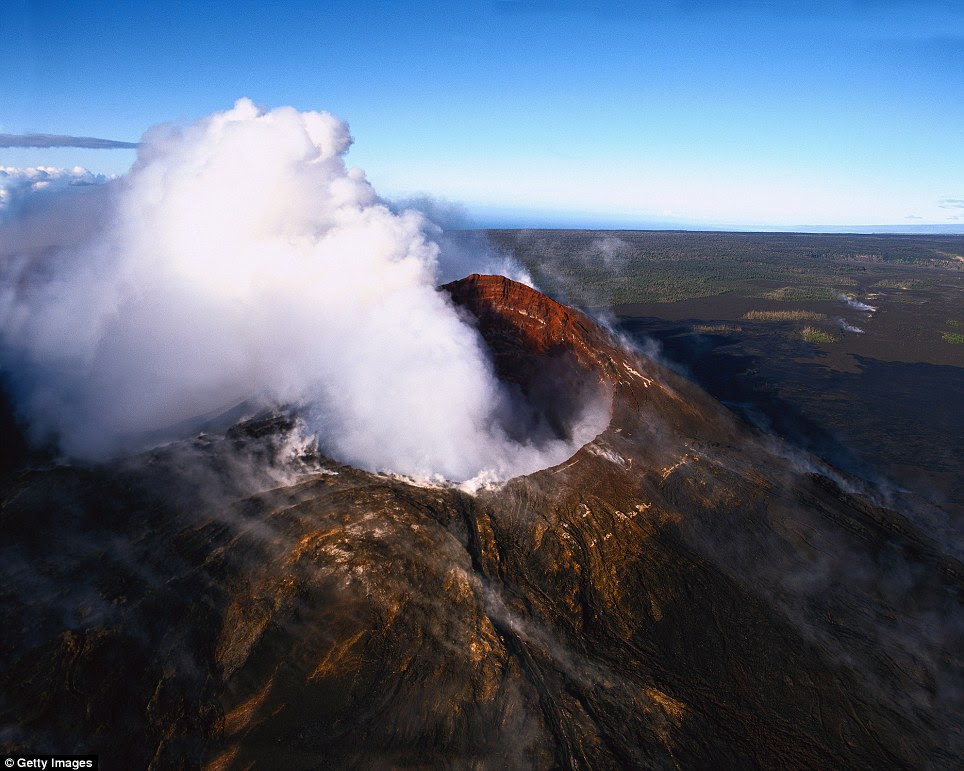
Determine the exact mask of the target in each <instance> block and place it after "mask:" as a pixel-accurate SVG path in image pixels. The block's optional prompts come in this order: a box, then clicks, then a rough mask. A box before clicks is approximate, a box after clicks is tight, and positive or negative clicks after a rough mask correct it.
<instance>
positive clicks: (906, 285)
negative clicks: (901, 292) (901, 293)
mask: <svg viewBox="0 0 964 771" xmlns="http://www.w3.org/2000/svg"><path fill="white" fill-rule="evenodd" d="M871 286H876V287H880V288H881V289H925V288H926V287H927V283H926V282H924V281H919V280H918V279H916V278H909V279H905V280H903V281H900V280H898V279H894V278H884V279H881V280H880V281H877V282H876V283H874V284H871Z"/></svg>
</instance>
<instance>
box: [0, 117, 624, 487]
mask: <svg viewBox="0 0 964 771" xmlns="http://www.w3.org/2000/svg"><path fill="white" fill-rule="evenodd" d="M351 141H352V138H351V136H350V134H349V131H348V127H347V126H346V125H345V124H344V123H343V122H342V121H340V120H339V119H337V118H335V117H333V116H331V115H329V114H326V113H316V112H308V113H300V112H298V111H296V110H294V109H292V108H280V109H276V110H272V111H267V112H266V111H262V110H260V109H258V108H257V107H255V105H254V104H252V103H251V102H250V101H248V100H240V101H239V102H238V103H237V104H236V105H235V106H234V108H233V109H231V110H228V111H226V112H222V113H216V114H214V115H211V116H209V117H208V118H205V119H203V120H201V121H199V122H198V123H196V124H194V125H191V126H188V127H173V126H161V127H157V128H154V129H152V130H150V131H149V132H147V134H146V135H145V136H144V138H143V141H142V143H141V145H140V149H139V152H138V159H137V161H136V163H135V165H134V167H133V168H132V169H131V171H130V172H129V173H128V174H126V175H125V176H123V177H121V178H118V179H114V180H110V181H107V182H106V183H104V184H100V185H94V186H85V185H83V183H84V182H95V181H101V180H95V179H92V178H88V177H87V176H85V173H84V172H83V170H74V171H73V172H64V173H59V174H57V173H54V172H53V171H52V170H46V171H42V172H37V171H33V172H14V171H13V170H9V169H7V170H4V174H5V175H6V176H5V177H0V187H3V188H4V189H5V190H6V191H7V192H6V193H5V194H4V197H3V198H0V370H2V372H3V373H4V376H5V379H6V381H7V387H8V388H9V390H10V391H12V393H13V396H14V399H15V401H16V403H17V406H18V409H19V411H20V413H21V416H22V417H23V418H24V419H25V420H26V421H27V422H28V424H29V430H30V431H31V433H32V435H33V437H34V438H35V439H38V440H54V441H56V442H57V443H58V444H59V446H60V448H61V449H62V451H63V452H64V453H66V454H67V455H69V456H72V457H77V458H83V459H104V458H108V457H111V456H113V455H116V454H118V453H121V452H126V451H130V450H135V449H139V448H142V447H143V446H145V444H147V443H149V440H150V438H153V440H154V441H156V438H157V437H158V436H161V435H169V436H171V438H173V435H176V434H182V435H183V433H184V432H185V431H186V430H188V429H191V428H192V427H196V426H197V425H198V424H199V421H200V420H201V419H202V418H204V417H205V416H211V415H214V414H217V413H219V412H221V411H225V410H228V409H230V408H232V407H235V406H236V405H238V404H240V403H249V404H254V405H271V404H295V405H298V406H299V407H300V408H301V412H302V415H303V417H304V418H305V420H306V421H307V424H308V426H309V427H310V430H311V431H312V432H313V433H315V434H316V435H317V439H318V442H319V444H320V446H321V448H322V449H323V450H325V451H326V452H329V453H330V454H332V455H334V456H335V457H337V458H339V459H341V460H344V461H347V462H350V463H354V464H356V465H359V466H361V467H364V468H368V469H372V470H391V471H395V472H399V473H403V474H408V475H412V476H417V477H432V476H441V477H444V478H445V479H449V480H456V481H462V480H466V479H470V478H478V477H479V476H480V475H481V476H482V477H485V478H490V479H505V478H508V477H511V476H514V475H517V474H522V473H528V472H531V471H534V470H536V469H538V468H543V467H546V466H549V465H553V464H555V463H558V462H560V461H562V460H564V459H565V458H566V457H568V455H570V454H571V453H572V452H573V451H574V449H575V448H576V447H577V446H579V445H580V444H582V443H584V442H586V441H588V440H589V439H591V438H592V437H593V436H594V435H595V434H596V433H598V432H599V431H601V430H602V429H603V428H604V427H605V424H606V422H607V420H608V408H607V407H605V406H602V405H600V404H597V403H592V404H589V405H587V406H586V409H585V410H584V411H583V412H582V414H580V415H578V416H576V417H575V418H574V420H573V425H572V426H570V427H569V428H570V430H569V435H568V436H558V435H557V434H551V433H547V432H545V431H543V432H539V431H537V432H536V433H535V435H534V438H533V435H530V438H529V439H527V440H518V439H510V438H509V435H508V433H507V429H506V427H505V420H506V418H505V416H508V415H516V416H517V415H518V411H519V406H518V404H513V403H512V399H511V398H510V396H509V395H508V393H507V391H506V390H505V389H504V388H503V386H502V384H501V383H500V382H499V381H498V380H497V379H496V377H495V375H494V374H493V370H492V367H491V365H490V363H489V361H488V360H487V356H486V353H485V349H484V346H483V344H482V343H481V340H480V338H479V337H478V334H477V332H476V331H475V330H474V328H473V327H472V326H471V325H470V324H469V323H467V322H466V321H465V320H464V318H463V316H462V315H460V314H459V313H457V312H456V311H455V309H454V308H453V307H452V306H451V305H450V303H449V301H448V299H447V297H446V296H445V295H444V294H441V293H439V292H438V291H436V289H435V287H436V281H437V279H438V276H439V274H440V273H444V272H445V271H444V270H442V269H440V253H439V252H440V250H439V246H438V245H437V243H435V242H434V241H433V240H432V238H431V237H430V236H431V234H432V233H433V232H434V227H433V226H432V225H430V223H428V221H427V220H426V218H425V217H424V216H423V215H422V214H420V213H419V212H417V211H415V210H412V209H406V210H401V211H393V209H392V208H391V207H389V206H387V205H385V204H384V203H382V202H381V201H380V200H379V199H378V198H377V196H376V194H375V192H374V190H373V188H372V187H371V185H370V184H369V183H368V181H367V180H366V179H365V176H364V174H363V172H362V171H361V170H359V169H354V168H347V167H346V164H345V160H344V155H345V153H346V151H347V150H348V147H349V145H350V144H351ZM38 176H39V177H44V178H43V179H39V180H38ZM38 181H39V182H40V183H47V184H39V185H38V184H37V182H38ZM78 181H80V182H81V183H82V184H81V186H78V185H77V182H78ZM459 259H460V260H464V259H465V256H464V255H459ZM175 427H176V428H175Z"/></svg>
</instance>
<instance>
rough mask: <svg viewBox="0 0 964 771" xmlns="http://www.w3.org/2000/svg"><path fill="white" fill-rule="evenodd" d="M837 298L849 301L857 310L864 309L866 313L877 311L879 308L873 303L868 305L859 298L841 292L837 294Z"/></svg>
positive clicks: (848, 303)
mask: <svg viewBox="0 0 964 771" xmlns="http://www.w3.org/2000/svg"><path fill="white" fill-rule="evenodd" d="M837 299H839V300H840V301H841V302H845V303H847V305H849V306H850V307H851V308H853V309H854V310H856V311H864V312H865V313H876V312H877V308H876V307H874V306H873V305H867V303H862V302H860V300H858V299H857V298H855V297H850V296H849V295H845V294H839V295H837Z"/></svg>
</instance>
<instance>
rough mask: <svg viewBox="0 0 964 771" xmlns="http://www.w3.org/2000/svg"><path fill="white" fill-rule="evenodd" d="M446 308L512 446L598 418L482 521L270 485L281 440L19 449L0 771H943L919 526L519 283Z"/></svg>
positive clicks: (7, 481) (941, 579)
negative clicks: (584, 438) (75, 459)
mask: <svg viewBox="0 0 964 771" xmlns="http://www.w3.org/2000/svg"><path fill="white" fill-rule="evenodd" d="M441 291H444V292H446V293H448V295H449V297H450V298H451V301H452V302H453V303H454V304H455V305H456V306H458V307H459V308H460V309H461V313H462V314H464V315H465V316H466V317H467V318H470V319H471V320H472V322H473V323H474V324H475V325H476V328H477V329H478V331H479V334H480V335H481V337H482V338H483V340H484V341H485V344H486V346H487V347H488V349H489V352H490V354H491V358H492V361H493V362H494V365H495V369H496V372H497V374H498V376H499V378H500V379H501V380H502V381H503V382H504V383H506V384H508V386H511V387H512V388H513V389H515V390H516V391H517V392H518V393H519V394H521V398H523V399H524V400H526V401H527V403H528V405H529V407H530V408H531V409H528V410H527V411H526V414H527V415H529V416H530V418H529V419H530V421H531V422H533V423H538V424H539V425H541V426H549V427H550V428H551V431H552V432H553V433H554V434H555V435H557V436H560V437H566V436H567V432H569V431H570V430H571V426H572V422H573V420H574V416H575V415H577V414H578V411H579V407H580V404H582V403H583V402H584V401H585V400H586V399H590V398H605V399H607V400H610V401H611V419H610V421H609V424H608V426H607V427H606V428H605V430H603V431H602V433H600V434H599V435H598V436H596V437H595V438H594V439H593V440H592V441H590V442H589V443H588V444H585V445H584V446H582V447H581V448H580V449H578V451H577V452H575V454H574V455H572V456H571V457H570V458H568V459H567V460H565V462H563V463H561V464H559V465H557V466H554V467H552V468H548V469H544V470H542V471H538V472H536V473H533V474H529V475H527V476H522V477H516V478H514V479H511V480H509V481H508V482H505V483H503V484H501V485H492V486H489V487H482V488H480V489H477V490H474V491H469V490H467V489H463V488H460V487H457V486H454V485H446V484H441V483H440V484H416V483H414V482H413V481H412V480H409V479H406V478H403V477H399V476H394V475H390V474H377V473H372V472H368V471H363V470H360V469H358V468H353V467H350V466H347V465H344V464H341V463H339V462H337V461H336V460H335V459H332V458H328V457H324V456H322V455H319V454H318V453H316V452H313V451H312V450H311V449H310V448H301V450H300V451H299V452H298V453H295V454H294V455H292V452H291V447H292V439H291V437H292V436H293V433H292V431H293V428H294V427H295V424H296V418H297V416H296V414H295V413H292V412H290V411H283V410H282V411H276V412H272V413H264V414H260V415H257V416H255V417H253V418H250V419H248V420H245V421H243V422H241V423H238V424H236V425H234V426H233V427H231V428H230V429H229V430H227V431H223V432H221V433H216V432H211V433H207V434H202V435H199V436H197V437H195V438H193V439H191V440H188V441H182V442H178V443H173V444H169V445H166V446H164V447H160V448H157V449H155V450H152V451H150V452H147V453H143V454H141V455H138V456H136V457H132V458H128V459H126V460H124V461H121V462H117V463H114V464H111V465H58V464H52V463H49V462H48V463H42V462H40V460H39V459H37V458H36V457H31V456H28V455H25V454H24V451H22V450H16V452H17V453H19V455H18V457H19V458H20V460H19V461H18V462H17V463H16V464H14V467H13V469H12V470H11V471H8V472H7V473H6V474H5V475H4V477H3V478H2V479H0V501H2V508H0V518H2V528H3V533H4V539H3V541H4V543H3V546H2V565H3V567H2V571H3V573H4V580H3V585H2V589H0V591H2V594H3V601H2V605H0V612H2V623H3V628H4V635H3V640H2V644H0V667H2V679H0V691H2V700H0V710H2V725H3V727H2V733H0V742H2V745H3V749H4V750H5V751H6V752H9V753H13V752H53V753H68V752H93V753H98V754H99V756H100V762H101V764H102V766H103V767H104V768H157V769H165V768H198V767H201V768H205V769H211V770H212V771H213V769H233V768H291V769H298V768H304V769H307V768H372V769H375V768H430V767H431V768H434V767H444V768H483V769H488V768H493V769H494V768H520V769H544V768H567V769H577V768H624V767H625V768H714V769H727V768H780V769H788V768H791V769H792V768H800V769H803V768H806V769H813V768H922V767H926V768H947V769H950V768H959V767H960V766H961V764H962V762H964V739H962V735H961V731H962V729H961V726H962V725H964V719H962V718H964V715H962V707H961V698H962V694H964V688H962V678H961V672H962V666H961V664H962V661H961V652H962V650H964V645H962V642H964V641H962V630H964V623H962V621H964V614H962V612H961V600H962V597H964V581H962V576H964V571H962V566H961V563H960V561H959V555H958V554H957V553H956V552H955V551H954V550H953V549H952V548H951V547H950V546H949V545H948V544H946V543H942V542H941V540H940V539H939V538H938V537H937V536H935V535H934V534H933V533H932V532H930V531H929V530H928V529H927V528H926V527H924V526H923V525H922V524H921V522H922V521H923V520H922V519H921V518H920V517H918V514H917V512H916V511H915V509H914V507H913V505H911V504H908V503H907V502H906V501H904V500H901V501H900V502H899V503H894V502H893V501H890V500H888V499H887V498H886V496H884V495H882V494H881V493H879V492H878V491H876V490H874V489H872V488H871V487H870V486H868V484H867V483H865V482H863V481H861V480H858V479H855V478H851V477H849V476H846V475H845V474H843V473H841V472H839V471H836V470H834V469H833V468H831V467H829V466H827V465H826V464H824V463H823V462H821V461H820V460H819V459H818V458H816V457H813V456H810V455H807V454H805V453H803V452H801V451H798V450H795V449H794V448H793V447H791V446H789V445H786V444H784V443H782V442H780V441H778V440H776V439H774V438H773V437H771V436H768V435H766V434H765V433H761V432H760V431H759V430H757V429H755V428H753V427H751V426H749V425H748V424H746V423H744V422H742V421H741V420H740V419H739V418H738V417H736V416H735V415H734V414H732V413H731V412H730V411H728V410H727V409H726V408H725V407H724V406H723V405H721V404H720V403H718V402H716V401H714V400H713V399H712V398H711V397H709V396H708V395H707V394H706V393H704V392H703V391H701V390H700V389H699V388H698V387H697V386H695V385H694V384H693V383H691V382H689V381H687V380H686V379H685V378H684V377H682V376H680V375H678V374H676V373H674V372H673V371H671V370H670V369H669V368H667V367H665V366H663V365H662V364H660V363H659V362H658V361H656V360H654V359H653V358H650V357H648V356H645V355H643V354H641V353H639V352H637V351H634V350H632V349H631V348H629V347H627V345H626V344H624V342H623V341H621V340H620V339H618V338H617V337H616V336H615V335H613V334H612V333H610V332H609V331H607V330H606V329H605V328H603V327H602V326H601V325H600V324H598V323H597V322H595V321H593V320H592V319H590V318H589V317H587V316H585V315H583V314H582V313H580V312H578V311H576V310H574V309H571V308H567V307H564V306H562V305H560V304H558V303H556V302H555V301H553V300H552V299H550V298H548V297H546V296H545V295H542V294H540V293H539V292H537V291H535V290H533V289H531V288H529V287H527V286H524V285H522V284H518V283H515V282H513V281H510V280H508V279H505V278H502V277H498V276H480V275H473V276H470V277H468V278H466V279H463V280H461V281H457V282H454V283H452V284H448V285H446V286H444V287H442V288H441ZM532 416H535V417H532ZM528 430H529V427H528V426H525V425H523V426H519V427H518V434H519V436H518V437H517V438H520V439H521V440H524V437H525V435H526V431H528ZM11 446H14V445H13V444H11ZM13 452H14V450H8V453H13ZM921 505H923V504H921Z"/></svg>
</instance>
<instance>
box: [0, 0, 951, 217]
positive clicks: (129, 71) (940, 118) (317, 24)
mask: <svg viewBox="0 0 964 771" xmlns="http://www.w3.org/2000/svg"><path fill="white" fill-rule="evenodd" d="M0 29H2V30H3V40H4V45H3V46H0V133H12V134H19V133H26V132H42V133H48V134H69V135H77V136H93V137H105V138H110V139H117V140H128V141H129V140H136V139H137V138H138V137H139V136H140V135H141V134H142V133H143V131H144V130H146V129H147V128H148V127H150V126H151V125H154V124H156V123H161V122H168V121H174V122H188V121H193V120H195V119H197V118H199V117H201V116H203V115H206V114H208V113H211V112H213V111H216V110H221V109H226V108H228V107H230V106H231V104H232V103H233V102H234V101H235V99H237V98H238V97H241V96H248V97H250V98H251V99H253V100H254V101H255V102H257V103H259V104H262V105H264V106H266V107H276V106H280V105H284V104H291V105H294V106H295V107H297V108H299V109H303V110H309V109H310V110H327V111H330V112H332V113H334V114H336V115H338V116H339V117H341V118H343V119H345V120H347V121H348V123H349V124H350V125H351V128H352V133H353V135H354V136H355V139H356V144H355V146H354V147H353V148H352V150H351V152H350V155H349V162H350V163H352V164H354V165H358V166H360V167H362V168H363V169H365V171H366V172H367V173H368V176H369V178H370V179H371V181H372V182H373V184H374V185H375V187H376V189H377V190H378V191H379V192H380V193H382V194H385V195H392V196H404V195H411V194H428V195H431V196H435V197H439V198H442V199H446V200H448V201H451V202H456V203H459V204H461V205H462V206H463V207H464V209H465V211H466V212H467V214H468V216H469V221H470V222H474V223H480V224H489V225H497V224H501V223H505V224H508V225H524V224H529V225H540V224H549V225H560V226H564V225H573V226H593V225H595V226H618V227H633V226H639V227H647V226H649V227H652V226H660V225H665V226H673V225H685V226H691V227H700V226H702V227H730V228H793V227H802V226H842V225H895V226H904V227H912V226H916V225H920V224H923V223H936V224H944V225H953V226H959V227H960V228H961V230H964V3H962V2H960V0H917V1H916V2H903V1H899V0H862V1H861V0H851V1H850V2H845V1H842V0H841V1H838V2H819V1H818V2H793V1H792V0H774V1H773V2H762V1H759V2H753V1H752V0H746V1H744V2H723V1H722V0H704V1H703V2H694V1H692V0H678V1H675V2H674V1H673V0H655V1H654V2H620V1H619V0H609V1H605V0H600V2H568V1H566V0H560V1H558V2H550V1H549V0H544V1H543V2H538V1H535V0H533V1H532V2H528V1H527V0H519V1H518V2H511V1H509V0H507V1H505V2H491V1H484V2H470V1H467V2H461V3H428V2H417V1H415V2H391V1H387V2H376V3H365V2H361V1H360V0H355V2H328V3H322V2H310V3H308V2H297V0H292V1H290V2H286V3H278V4H273V3H265V2H258V3H255V2H244V1H243V0H238V1H237V2H232V3H223V4H218V3H190V2H177V3H175V2H152V3H138V2H110V1H108V0H100V1H99V2H84V1H82V0H74V1H73V2H26V1H25V0H4V2H3V3H2V4H0ZM133 157H134V153H133V152H132V151H126V150H79V149H77V150H71V149H56V150H55V149H47V150H23V149H2V148H0V165H14V166H22V165H37V164H48V165H75V164H79V165H83V166H86V167H88V168H90V169H91V170H93V171H98V172H106V173H120V172H122V171H123V170H124V169H125V168H126V167H127V166H129V165H130V163H131V162H132V160H133Z"/></svg>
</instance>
